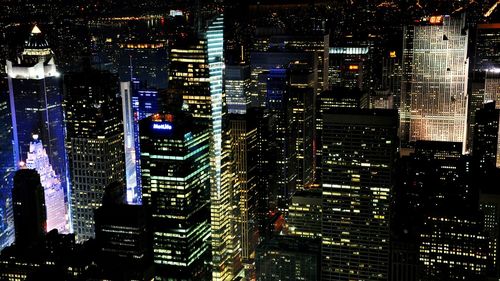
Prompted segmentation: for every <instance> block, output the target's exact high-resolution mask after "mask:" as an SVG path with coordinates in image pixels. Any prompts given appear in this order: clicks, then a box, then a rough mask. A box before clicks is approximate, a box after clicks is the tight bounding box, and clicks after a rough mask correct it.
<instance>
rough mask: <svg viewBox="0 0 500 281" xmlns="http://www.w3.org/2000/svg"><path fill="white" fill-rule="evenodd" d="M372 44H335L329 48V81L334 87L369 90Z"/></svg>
mask: <svg viewBox="0 0 500 281" xmlns="http://www.w3.org/2000/svg"><path fill="white" fill-rule="evenodd" d="M370 51H371V50H370V46H368V45H365V44H361V43H357V44H350V45H349V46H345V47H344V46H334V47H331V48H330V49H329V56H330V59H329V64H330V65H329V68H328V82H329V84H330V85H331V86H334V87H345V88H349V89H356V88H357V89H360V90H365V91H369V90H370V88H371V87H372V85H371V81H370V75H371V69H370V65H369V62H370V60H371V59H373V55H372V53H371V52H370Z"/></svg>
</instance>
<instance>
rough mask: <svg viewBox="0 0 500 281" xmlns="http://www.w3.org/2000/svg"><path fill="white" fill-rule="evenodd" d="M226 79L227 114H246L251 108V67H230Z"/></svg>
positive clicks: (242, 65)
mask: <svg viewBox="0 0 500 281" xmlns="http://www.w3.org/2000/svg"><path fill="white" fill-rule="evenodd" d="M224 78H225V80H224V85H225V89H226V102H227V112H228V113H235V114H245V113H246V111H247V108H248V107H249V106H250V92H249V91H250V66H249V65H248V64H241V65H228V66H226V70H225V77H224Z"/></svg>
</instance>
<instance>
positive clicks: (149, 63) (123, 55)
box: [118, 42, 168, 89]
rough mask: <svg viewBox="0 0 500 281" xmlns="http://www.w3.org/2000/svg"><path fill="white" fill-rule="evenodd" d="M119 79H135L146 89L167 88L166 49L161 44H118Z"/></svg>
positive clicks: (163, 44) (164, 45)
mask: <svg viewBox="0 0 500 281" xmlns="http://www.w3.org/2000/svg"><path fill="white" fill-rule="evenodd" d="M119 50H120V51H119V52H120V58H119V60H120V61H119V63H118V65H119V68H118V73H119V78H120V81H129V80H130V78H131V77H133V78H135V79H137V80H138V81H140V82H141V83H143V85H145V86H146V87H148V88H152V89H153V88H154V89H165V88H167V64H168V58H167V48H166V44H165V43H163V42H154V43H150V42H139V43H138V42H127V43H120V44H119Z"/></svg>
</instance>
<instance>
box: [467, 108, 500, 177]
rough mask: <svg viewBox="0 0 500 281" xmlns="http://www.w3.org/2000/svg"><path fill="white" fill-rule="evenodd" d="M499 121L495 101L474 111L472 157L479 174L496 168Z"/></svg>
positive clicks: (498, 111)
mask: <svg viewBox="0 0 500 281" xmlns="http://www.w3.org/2000/svg"><path fill="white" fill-rule="evenodd" d="M499 121H500V109H496V108H495V101H492V102H489V103H485V104H484V106H483V108H482V109H480V110H478V111H476V115H475V124H474V135H473V140H474V141H473V149H472V155H473V156H474V159H475V160H476V163H474V164H475V165H477V166H475V168H477V169H478V171H480V172H481V173H487V172H489V171H490V172H491V171H492V169H495V168H496V166H497V161H498V160H497V159H498V129H499Z"/></svg>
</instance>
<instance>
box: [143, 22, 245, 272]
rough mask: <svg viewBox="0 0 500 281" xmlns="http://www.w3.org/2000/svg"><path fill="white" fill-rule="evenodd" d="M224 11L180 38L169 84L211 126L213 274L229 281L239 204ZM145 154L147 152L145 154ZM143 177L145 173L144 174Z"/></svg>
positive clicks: (236, 254) (236, 255)
mask: <svg viewBox="0 0 500 281" xmlns="http://www.w3.org/2000/svg"><path fill="white" fill-rule="evenodd" d="M223 23H224V17H223V15H216V16H213V17H211V18H210V19H209V20H207V21H206V24H205V25H202V26H201V28H198V31H197V32H190V33H188V34H186V36H182V37H181V36H179V37H177V38H176V40H175V43H174V44H173V46H172V48H171V50H170V68H169V81H168V83H169V88H170V89H171V90H172V91H173V92H175V93H177V94H178V95H180V96H182V100H183V102H184V107H185V108H186V109H187V110H188V111H189V113H191V114H192V116H193V118H194V122H195V123H199V124H202V125H206V126H208V127H209V129H210V137H211V141H210V145H211V147H210V189H211V192H210V207H211V211H210V212H211V235H212V236H211V243H212V266H213V269H212V274H213V275H212V276H213V279H214V280H230V279H231V278H232V277H233V276H235V275H236V274H237V273H238V272H239V271H240V269H241V265H240V260H241V258H240V256H241V252H240V251H239V246H238V245H239V238H238V234H237V232H238V228H237V224H236V218H237V217H238V214H237V213H234V212H235V211H236V210H237V208H236V207H235V206H234V203H235V201H233V200H232V197H231V196H232V194H233V193H234V190H233V188H234V184H233V183H232V181H233V178H234V176H233V163H232V160H231V157H230V153H231V139H230V136H231V135H230V132H229V128H228V123H227V120H226V117H225V115H226V112H227V108H226V105H225V104H226V102H225V101H226V97H225V95H224V91H223V86H224V82H223V75H224V32H223V25H224V24H223ZM141 154H142V153H141ZM143 178H144V177H143Z"/></svg>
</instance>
